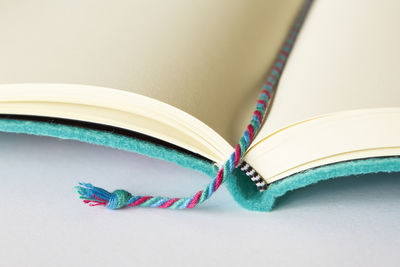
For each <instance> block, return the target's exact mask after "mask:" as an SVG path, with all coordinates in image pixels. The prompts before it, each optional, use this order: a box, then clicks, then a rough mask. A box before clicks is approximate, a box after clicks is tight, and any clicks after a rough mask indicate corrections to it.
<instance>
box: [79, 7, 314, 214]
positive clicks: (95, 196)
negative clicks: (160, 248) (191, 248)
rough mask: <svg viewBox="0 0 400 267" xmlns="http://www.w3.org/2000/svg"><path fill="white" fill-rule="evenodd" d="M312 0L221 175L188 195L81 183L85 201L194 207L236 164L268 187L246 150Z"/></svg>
mask: <svg viewBox="0 0 400 267" xmlns="http://www.w3.org/2000/svg"><path fill="white" fill-rule="evenodd" d="M311 3H312V0H307V1H306V3H305V4H304V6H303V8H302V10H301V11H300V13H299V15H298V17H297V19H296V21H295V23H294V25H293V27H292V29H291V31H290V33H289V36H288V37H287V39H286V41H285V43H284V44H283V46H282V49H281V50H280V52H279V55H278V58H277V60H276V62H275V64H274V65H273V68H272V70H271V72H270V74H269V76H268V78H267V81H266V82H265V84H264V86H263V90H262V91H261V94H260V97H259V99H258V101H257V105H256V108H255V110H254V113H253V117H252V119H251V121H250V123H249V125H248V126H247V129H246V130H245V131H244V133H243V136H242V137H241V138H240V140H239V144H237V145H236V147H235V151H234V152H233V153H232V155H231V156H230V158H229V159H228V160H227V161H226V162H225V163H224V164H223V166H221V167H220V169H219V171H218V174H217V176H216V177H215V178H214V179H212V181H211V182H210V183H209V184H208V185H207V186H206V187H205V188H204V189H203V190H200V191H198V192H196V193H195V194H193V195H191V196H189V197H185V198H170V197H156V196H134V195H132V194H131V193H129V192H127V191H125V190H116V191H114V192H113V193H110V192H108V191H106V190H104V189H102V188H99V187H95V186H93V185H91V184H88V183H80V184H79V186H77V187H76V189H77V191H78V193H79V194H80V198H81V199H83V202H84V203H87V204H89V205H90V206H98V205H102V206H105V207H107V208H109V209H119V208H122V207H125V206H130V207H157V208H169V209H185V208H194V207H196V206H197V205H199V204H201V203H203V202H204V201H206V200H207V199H209V198H210V197H211V196H212V194H213V193H214V192H215V191H217V190H218V188H219V187H220V186H221V184H223V183H224V182H225V180H226V179H227V177H228V176H229V174H231V173H232V172H233V171H234V170H235V168H237V167H240V168H241V169H242V171H245V172H246V174H247V175H248V176H249V177H250V178H251V179H252V180H253V182H255V183H256V185H257V187H258V188H259V190H260V191H262V190H265V189H266V188H267V184H266V183H265V182H264V181H263V180H262V179H261V177H260V176H257V175H255V176H254V173H255V172H252V170H251V167H250V166H249V165H248V164H247V163H245V162H242V159H243V157H244V154H245V152H246V150H247V149H248V148H249V146H250V144H251V142H252V141H253V140H254V137H255V136H256V134H257V133H258V130H259V129H260V126H261V124H262V122H263V120H264V118H265V114H266V111H267V108H268V107H269V104H270V101H271V96H272V95H273V93H274V91H275V87H276V85H277V83H278V80H279V78H280V75H281V73H282V70H283V68H284V65H285V63H286V62H287V59H288V56H289V53H290V51H291V49H292V47H293V44H294V42H295V40H296V37H297V35H298V33H299V30H300V27H301V25H302V24H303V22H304V19H305V16H306V14H307V12H308V10H309V9H310V6H311Z"/></svg>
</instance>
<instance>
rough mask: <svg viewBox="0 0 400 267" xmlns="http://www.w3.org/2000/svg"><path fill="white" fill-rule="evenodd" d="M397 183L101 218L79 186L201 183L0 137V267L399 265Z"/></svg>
mask: <svg viewBox="0 0 400 267" xmlns="http://www.w3.org/2000/svg"><path fill="white" fill-rule="evenodd" d="M399 178H400V175H398V174H397V175H368V176H364V177H349V178H345V179H337V180H336V181H327V182H322V183H319V184H317V185H314V186H310V187H308V188H305V189H301V190H297V191H295V192H292V193H290V194H288V195H287V196H286V197H285V198H283V199H282V200H280V201H279V203H278V208H277V209H275V210H274V211H273V212H270V213H259V212H250V211H247V210H244V209H242V208H240V207H239V206H238V205H237V204H236V203H235V202H234V201H233V199H232V198H231V197H230V195H229V193H228V192H227V190H226V189H225V187H224V188H222V189H221V190H220V191H219V192H217V194H216V195H215V196H214V197H213V198H212V199H210V200H209V201H207V202H205V203H204V204H203V205H202V206H201V207H199V208H197V209H194V210H187V211H172V210H161V209H152V208H145V209H143V208H142V209H140V208H136V209H135V208H131V209H123V210H118V211H110V210H107V209H104V208H102V207H88V206H87V205H84V204H83V203H81V202H80V201H79V200H78V199H77V194H76V193H75V191H74V189H73V187H74V186H75V185H76V184H77V183H78V181H88V182H92V183H93V184H94V185H98V186H101V187H104V188H107V189H110V190H112V189H116V188H124V189H127V190H129V191H131V192H133V193H163V194H164V195H171V196H186V195H188V194H190V193H192V192H194V191H195V190H197V189H200V188H202V186H204V185H205V184H206V183H207V181H208V180H209V178H208V177H206V176H205V175H203V174H200V173H197V172H194V171H192V170H188V169H183V168H181V167H178V166H175V165H174V164H171V163H166V162H163V161H160V160H155V159H149V158H146V157H144V156H141V155H137V154H134V153H128V152H123V151H117V150H114V149H110V148H104V147H100V146H94V145H88V144H83V143H79V142H75V141H65V140H63V141H61V140H57V139H53V138H46V137H34V136H27V135H17V134H6V133H1V134H0V179H1V180H0V181H1V186H0V195H1V201H0V266H92V267H100V266H294V265H296V266H378V265H379V266H399V265H400V258H399V248H400V238H399V237H400V179H399Z"/></svg>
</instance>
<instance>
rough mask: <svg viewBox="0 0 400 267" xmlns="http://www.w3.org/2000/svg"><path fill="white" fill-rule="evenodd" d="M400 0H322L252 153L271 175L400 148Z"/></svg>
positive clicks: (249, 158) (302, 35)
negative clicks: (399, 27) (399, 30)
mask: <svg viewBox="0 0 400 267" xmlns="http://www.w3.org/2000/svg"><path fill="white" fill-rule="evenodd" d="M398 10H400V2H398V1H361V0H351V1H345V0H339V1H316V2H315V3H314V5H313V6H312V8H311V10H310V13H309V15H308V18H307V19H306V21H305V24H304V26H303V29H302V30H301V31H300V34H299V37H298V39H297V42H296V44H295V46H294V49H293V50H292V54H291V55H290V57H289V61H288V63H287V66H286V68H285V70H284V71H283V74H282V76H281V81H280V83H279V85H278V88H277V91H276V94H275V98H274V101H273V104H272V107H271V111H270V113H269V116H268V117H267V119H266V121H265V124H264V125H263V126H262V129H261V130H260V132H259V134H258V136H257V137H256V139H255V141H254V142H253V144H252V145H251V147H250V148H249V150H248V151H247V154H246V156H245V160H246V161H247V162H248V163H249V164H250V165H252V166H253V167H254V168H255V169H256V170H257V171H258V172H259V173H260V174H261V175H262V176H263V177H264V178H265V179H266V180H267V181H268V182H274V181H277V180H279V179H282V178H285V177H287V176H290V175H292V174H294V173H297V172H301V171H304V170H307V169H310V168H314V167H318V166H322V165H325V164H332V163H336V162H340V161H348V160H354V159H361V158H368V157H383V156H395V155H399V153H400V141H399V138H398V136H399V134H400V90H399V88H400V76H399V69H400V52H399V50H398V47H400V35H399V34H398V26H399V25H400V17H399V16H398Z"/></svg>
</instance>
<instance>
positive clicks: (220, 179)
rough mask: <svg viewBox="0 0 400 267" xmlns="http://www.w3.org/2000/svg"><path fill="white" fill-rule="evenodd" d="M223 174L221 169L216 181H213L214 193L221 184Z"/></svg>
mask: <svg viewBox="0 0 400 267" xmlns="http://www.w3.org/2000/svg"><path fill="white" fill-rule="evenodd" d="M223 174H224V168H221V169H220V170H219V172H218V174H217V179H215V185H214V191H216V190H217V189H218V187H219V186H220V185H221V182H222V176H223Z"/></svg>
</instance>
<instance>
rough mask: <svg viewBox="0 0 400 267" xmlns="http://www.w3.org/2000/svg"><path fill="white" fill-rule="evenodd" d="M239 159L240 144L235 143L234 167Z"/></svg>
mask: <svg viewBox="0 0 400 267" xmlns="http://www.w3.org/2000/svg"><path fill="white" fill-rule="evenodd" d="M239 160H240V145H239V144H237V145H236V148H235V167H236V166H237V165H238V163H239Z"/></svg>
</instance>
